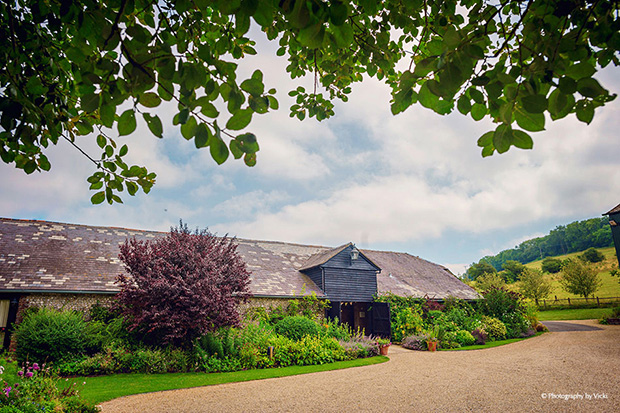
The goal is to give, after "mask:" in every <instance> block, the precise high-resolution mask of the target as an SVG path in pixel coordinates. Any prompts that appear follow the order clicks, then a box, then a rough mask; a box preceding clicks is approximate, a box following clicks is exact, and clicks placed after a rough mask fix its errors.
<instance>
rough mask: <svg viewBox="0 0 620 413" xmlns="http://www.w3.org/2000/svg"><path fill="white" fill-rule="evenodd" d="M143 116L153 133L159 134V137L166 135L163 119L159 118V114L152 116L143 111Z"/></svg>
mask: <svg viewBox="0 0 620 413" xmlns="http://www.w3.org/2000/svg"><path fill="white" fill-rule="evenodd" d="M142 117H143V118H144V121H145V122H146V125H147V126H148V127H149V130H150V131H151V133H152V134H153V135H155V136H157V137H158V138H163V137H164V128H163V126H162V123H161V120H160V119H159V116H157V115H154V116H151V115H150V114H148V113H143V114H142Z"/></svg>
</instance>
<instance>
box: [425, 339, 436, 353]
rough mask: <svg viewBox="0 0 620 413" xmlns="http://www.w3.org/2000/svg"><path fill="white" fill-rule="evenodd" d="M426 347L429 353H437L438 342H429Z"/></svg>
mask: <svg viewBox="0 0 620 413" xmlns="http://www.w3.org/2000/svg"><path fill="white" fill-rule="evenodd" d="M426 345H427V346H428V351H437V342H436V341H427V342H426Z"/></svg>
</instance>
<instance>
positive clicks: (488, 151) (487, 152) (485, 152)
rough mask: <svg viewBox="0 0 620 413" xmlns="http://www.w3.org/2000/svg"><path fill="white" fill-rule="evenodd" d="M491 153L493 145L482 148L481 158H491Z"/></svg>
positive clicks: (493, 150) (493, 148)
mask: <svg viewBox="0 0 620 413" xmlns="http://www.w3.org/2000/svg"><path fill="white" fill-rule="evenodd" d="M493 152H495V147H494V146H493V145H491V146H485V147H484V148H482V157H483V158H486V157H488V156H491V155H493Z"/></svg>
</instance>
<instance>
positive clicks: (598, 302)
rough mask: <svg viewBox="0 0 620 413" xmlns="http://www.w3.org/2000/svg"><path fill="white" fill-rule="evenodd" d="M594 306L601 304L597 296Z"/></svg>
mask: <svg viewBox="0 0 620 413" xmlns="http://www.w3.org/2000/svg"><path fill="white" fill-rule="evenodd" d="M596 306H597V307H600V306H601V302H600V301H599V299H598V297H596Z"/></svg>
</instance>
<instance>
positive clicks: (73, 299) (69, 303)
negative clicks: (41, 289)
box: [16, 293, 114, 323]
mask: <svg viewBox="0 0 620 413" xmlns="http://www.w3.org/2000/svg"><path fill="white" fill-rule="evenodd" d="M113 298H114V295H112V294H57V293H51V294H48V293H30V294H27V295H22V296H21V297H20V299H19V307H18V310H17V320H16V321H17V323H19V322H21V321H22V318H23V314H24V311H25V310H26V309H27V308H30V307H39V308H40V307H49V308H55V309H57V310H75V311H81V312H83V313H85V314H88V310H89V309H90V307H92V306H93V305H94V304H97V303H99V304H101V305H102V306H104V307H109V306H110V305H112V301H113Z"/></svg>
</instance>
